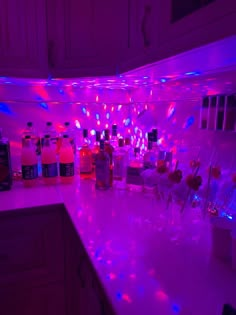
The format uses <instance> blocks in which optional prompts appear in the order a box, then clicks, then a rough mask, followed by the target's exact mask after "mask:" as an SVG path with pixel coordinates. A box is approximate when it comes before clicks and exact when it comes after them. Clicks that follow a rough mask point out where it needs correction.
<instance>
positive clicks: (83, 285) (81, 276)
mask: <svg viewBox="0 0 236 315" xmlns="http://www.w3.org/2000/svg"><path fill="white" fill-rule="evenodd" d="M64 222H65V257H66V259H65V264H66V266H65V270H66V275H65V279H66V280H65V281H66V282H65V292H66V301H67V314H70V315H77V314H83V315H90V314H93V315H114V314H115V313H114V311H113V309H112V307H111V305H110V303H109V300H108V298H107V296H106V294H105V292H104V289H103V288H102V286H101V284H100V281H99V279H98V276H97V274H96V272H95V270H94V267H93V266H92V263H91V261H90V259H89V256H88V254H87V253H86V251H85V249H84V247H83V245H82V242H81V240H80V238H79V236H78V234H77V233H76V230H75V229H74V226H73V224H72V222H71V220H70V218H69V216H68V215H67V213H65V219H64Z"/></svg>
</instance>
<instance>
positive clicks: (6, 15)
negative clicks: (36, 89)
mask: <svg viewBox="0 0 236 315" xmlns="http://www.w3.org/2000/svg"><path fill="white" fill-rule="evenodd" d="M0 8H1V9H0V76H24V77H27V76H29V77H31V76H36V77H37V76H39V77H40V76H46V75H47V58H46V56H47V49H46V15H45V3H44V1H43V0H35V1H29V0H21V1H18V0H0Z"/></svg>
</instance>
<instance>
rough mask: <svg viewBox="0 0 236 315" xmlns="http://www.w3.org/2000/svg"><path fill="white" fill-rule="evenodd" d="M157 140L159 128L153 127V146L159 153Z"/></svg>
mask: <svg viewBox="0 0 236 315" xmlns="http://www.w3.org/2000/svg"><path fill="white" fill-rule="evenodd" d="M157 141H158V130H157V129H156V128H153V129H152V148H153V151H154V152H156V153H158V144H157Z"/></svg>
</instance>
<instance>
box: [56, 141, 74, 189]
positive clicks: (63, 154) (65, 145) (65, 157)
mask: <svg viewBox="0 0 236 315" xmlns="http://www.w3.org/2000/svg"><path fill="white" fill-rule="evenodd" d="M74 167H75V165H74V152H73V149H72V146H71V144H70V139H69V137H68V135H63V140H62V146H61V149H60V153H59V169H60V180H61V182H62V183H64V184H70V183H73V182H74V175H75V168H74Z"/></svg>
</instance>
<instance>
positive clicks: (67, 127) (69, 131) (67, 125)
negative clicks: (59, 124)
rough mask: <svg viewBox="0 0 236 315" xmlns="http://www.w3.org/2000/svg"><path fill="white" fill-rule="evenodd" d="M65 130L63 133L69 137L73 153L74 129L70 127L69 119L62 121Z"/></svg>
mask: <svg viewBox="0 0 236 315" xmlns="http://www.w3.org/2000/svg"><path fill="white" fill-rule="evenodd" d="M64 126H65V131H64V134H67V135H68V136H69V139H70V143H71V146H72V148H73V151H74V154H76V139H75V130H74V129H73V128H72V127H71V124H70V122H69V121H66V122H65V123H64Z"/></svg>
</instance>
